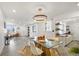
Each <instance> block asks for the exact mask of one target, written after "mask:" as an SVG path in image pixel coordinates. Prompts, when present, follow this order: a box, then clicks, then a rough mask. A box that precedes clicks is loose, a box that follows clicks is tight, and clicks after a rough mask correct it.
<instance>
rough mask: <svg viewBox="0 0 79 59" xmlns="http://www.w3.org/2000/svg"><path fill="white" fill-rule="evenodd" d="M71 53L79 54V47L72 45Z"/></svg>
mask: <svg viewBox="0 0 79 59" xmlns="http://www.w3.org/2000/svg"><path fill="white" fill-rule="evenodd" d="M69 53H70V54H73V55H79V48H78V47H72V48H70V49H69Z"/></svg>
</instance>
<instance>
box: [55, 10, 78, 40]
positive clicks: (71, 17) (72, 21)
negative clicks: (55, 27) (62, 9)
mask: <svg viewBox="0 0 79 59" xmlns="http://www.w3.org/2000/svg"><path fill="white" fill-rule="evenodd" d="M54 20H55V21H63V22H66V24H67V25H69V26H70V30H71V33H72V34H73V37H74V40H79V11H73V12H67V13H64V14H61V15H58V16H55V17H54Z"/></svg>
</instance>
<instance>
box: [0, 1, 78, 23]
mask: <svg viewBox="0 0 79 59" xmlns="http://www.w3.org/2000/svg"><path fill="white" fill-rule="evenodd" d="M76 4H77V3H76V2H0V8H1V10H2V12H3V15H4V17H5V19H14V20H15V21H16V23H19V24H22V23H26V22H27V23H28V22H30V21H32V17H33V16H34V15H35V11H36V9H37V8H39V7H43V8H44V9H45V14H46V15H47V16H48V19H52V18H53V17H54V16H57V15H60V14H63V13H67V12H73V11H76V10H78V7H77V5H76ZM12 10H16V13H13V12H12Z"/></svg>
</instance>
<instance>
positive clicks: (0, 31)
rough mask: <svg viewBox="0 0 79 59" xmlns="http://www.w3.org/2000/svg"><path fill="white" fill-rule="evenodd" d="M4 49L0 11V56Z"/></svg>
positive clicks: (0, 13) (0, 14)
mask: <svg viewBox="0 0 79 59" xmlns="http://www.w3.org/2000/svg"><path fill="white" fill-rule="evenodd" d="M3 48H4V32H3V15H2V12H1V10H0V54H1V52H2V50H3Z"/></svg>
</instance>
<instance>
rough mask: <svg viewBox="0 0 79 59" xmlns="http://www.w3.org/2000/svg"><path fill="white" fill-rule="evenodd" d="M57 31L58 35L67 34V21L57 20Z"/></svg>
mask: <svg viewBox="0 0 79 59" xmlns="http://www.w3.org/2000/svg"><path fill="white" fill-rule="evenodd" d="M55 27H56V28H55V33H56V36H63V35H65V32H66V26H65V23H63V22H57V23H56V24H55Z"/></svg>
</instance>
